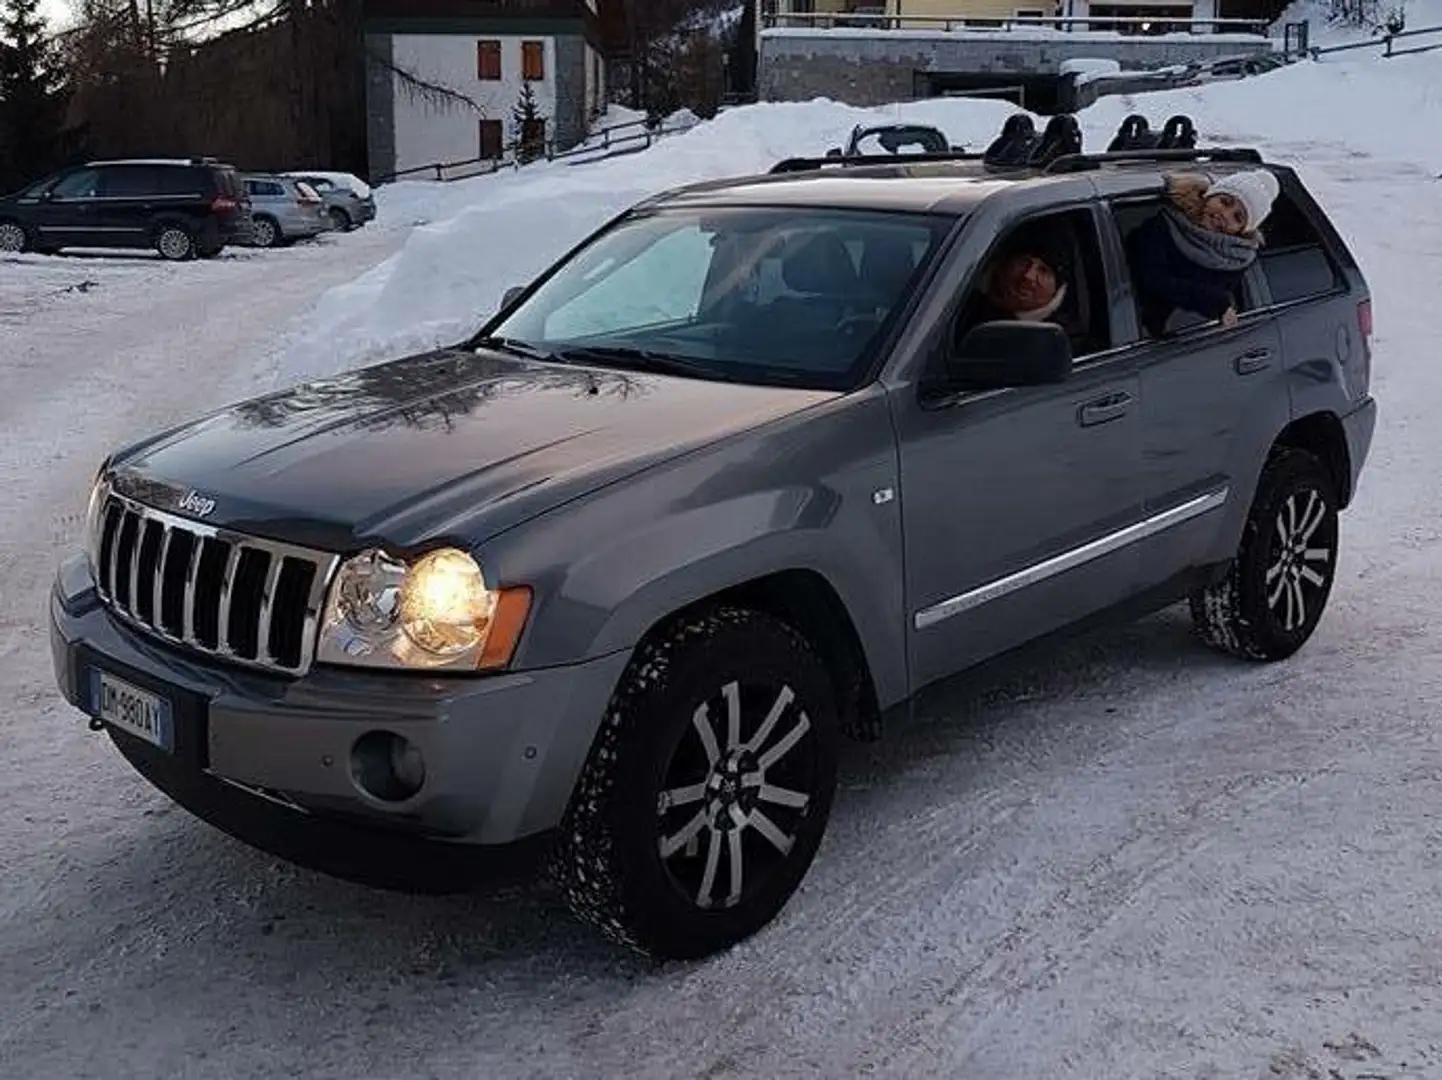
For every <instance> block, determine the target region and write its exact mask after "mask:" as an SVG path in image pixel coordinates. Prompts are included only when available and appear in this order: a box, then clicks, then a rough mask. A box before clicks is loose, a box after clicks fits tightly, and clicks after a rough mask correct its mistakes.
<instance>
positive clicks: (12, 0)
mask: <svg viewBox="0 0 1442 1080" xmlns="http://www.w3.org/2000/svg"><path fill="white" fill-rule="evenodd" d="M69 96H70V95H69V91H68V89H67V87H66V85H65V78H64V74H63V73H62V71H61V70H60V64H59V61H58V58H57V57H56V55H55V50H54V48H53V46H52V45H51V43H50V42H49V41H48V40H47V38H46V36H45V20H44V19H43V18H42V17H41V15H40V0H0V191H12V190H14V189H15V188H17V187H19V186H21V185H22V184H24V183H25V182H27V181H29V180H33V179H35V178H37V177H40V176H43V175H44V174H45V173H47V172H50V171H51V170H53V169H55V168H57V167H59V166H60V165H62V164H64V162H65V159H66V157H67V155H68V152H69V145H68V144H69V142H70V139H69V136H68V133H67V131H66V126H65V119H66V110H67V108H68V106H69Z"/></svg>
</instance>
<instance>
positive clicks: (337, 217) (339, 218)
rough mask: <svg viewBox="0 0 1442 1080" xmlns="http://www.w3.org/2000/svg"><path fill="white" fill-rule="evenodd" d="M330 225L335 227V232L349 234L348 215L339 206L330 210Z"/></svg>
mask: <svg viewBox="0 0 1442 1080" xmlns="http://www.w3.org/2000/svg"><path fill="white" fill-rule="evenodd" d="M330 223H331V224H332V225H334V226H335V228H336V231H337V232H350V230H351V220H350V215H349V214H347V213H346V212H345V211H344V210H342V209H341V208H340V207H339V206H332V207H331V208H330Z"/></svg>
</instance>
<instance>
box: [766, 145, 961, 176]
mask: <svg viewBox="0 0 1442 1080" xmlns="http://www.w3.org/2000/svg"><path fill="white" fill-rule="evenodd" d="M981 159H982V155H981V154H979V153H976V152H975V151H972V150H951V151H948V152H946V153H944V154H939V153H938V154H838V155H836V156H834V157H794V158H786V159H785V160H783V161H778V162H777V163H776V164H775V165H773V166H771V168H769V169H767V170H766V172H767V174H768V175H775V174H777V173H798V172H818V171H820V170H821V169H823V168H825V167H826V166H829V165H839V166H841V167H843V168H856V167H858V166H865V165H927V164H936V163H938V162H946V161H980V160H981Z"/></svg>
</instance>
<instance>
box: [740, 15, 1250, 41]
mask: <svg viewBox="0 0 1442 1080" xmlns="http://www.w3.org/2000/svg"><path fill="white" fill-rule="evenodd" d="M1269 25H1270V24H1269V22H1268V21H1267V20H1266V19H1190V18H1188V19H1182V18H1148V17H1142V16H1133V15H1103V16H1098V15H1021V16H1011V17H1009V18H1001V19H982V18H972V19H968V18H965V17H958V16H955V15H907V14H905V13H885V14H879V13H875V12H859V11H858V12H831V11H806V12H802V11H768V12H764V13H763V14H762V16H761V28H762V29H763V30H771V29H804V28H811V29H817V30H831V29H877V30H938V29H939V30H944V31H947V32H948V33H954V32H956V31H968V30H970V31H996V30H1001V31H1011V30H1028V29H1048V30H1066V31H1069V32H1070V31H1072V29H1073V28H1074V27H1080V28H1081V29H1082V30H1083V31H1087V30H1115V29H1123V28H1128V27H1136V28H1141V27H1144V26H1166V27H1186V28H1187V29H1188V31H1189V32H1191V33H1200V32H1201V28H1204V27H1205V28H1209V29H1210V30H1213V31H1220V32H1222V33H1239V34H1251V35H1257V36H1261V37H1265V36H1266V34H1267V29H1268V27H1269ZM1138 36H1144V35H1138Z"/></svg>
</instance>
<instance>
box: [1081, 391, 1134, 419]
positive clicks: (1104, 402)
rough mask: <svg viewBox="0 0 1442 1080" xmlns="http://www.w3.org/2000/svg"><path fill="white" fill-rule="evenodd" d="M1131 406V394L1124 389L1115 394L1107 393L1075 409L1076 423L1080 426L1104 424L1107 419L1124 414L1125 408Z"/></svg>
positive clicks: (1117, 417)
mask: <svg viewBox="0 0 1442 1080" xmlns="http://www.w3.org/2000/svg"><path fill="white" fill-rule="evenodd" d="M1131 407H1132V396H1131V394H1129V393H1127V392H1126V391H1125V390H1119V391H1117V392H1116V393H1115V394H1108V395H1107V396H1106V397H1100V398H1097V399H1096V400H1095V401H1088V402H1087V403H1086V404H1085V405H1083V406H1082V407H1081V408H1080V409H1078V410H1077V423H1078V424H1080V425H1081V426H1082V427H1092V426H1094V425H1096V424H1105V423H1107V422H1108V421H1109V420H1116V419H1119V418H1120V417H1122V416H1125V415H1126V413H1127V410H1128V409H1130V408H1131Z"/></svg>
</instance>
